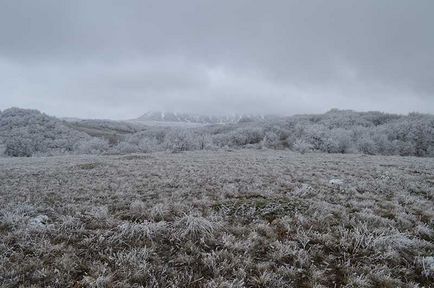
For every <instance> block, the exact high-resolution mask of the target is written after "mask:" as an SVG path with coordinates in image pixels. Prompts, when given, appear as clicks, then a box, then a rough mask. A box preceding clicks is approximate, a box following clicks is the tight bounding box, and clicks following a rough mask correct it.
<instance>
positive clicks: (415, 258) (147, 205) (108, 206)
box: [0, 150, 434, 287]
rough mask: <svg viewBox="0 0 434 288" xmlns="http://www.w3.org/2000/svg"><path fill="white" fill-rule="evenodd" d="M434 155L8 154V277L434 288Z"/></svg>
mask: <svg viewBox="0 0 434 288" xmlns="http://www.w3.org/2000/svg"><path fill="white" fill-rule="evenodd" d="M433 203H434V159H432V158H415V157H381V156H363V155H340V154H318V153H311V154H304V155H302V154H298V153H293V152H289V151H270V150H238V151H214V152H212V151H195V152H185V153H151V154H134V155H125V156H61V157H47V158H42V157H41V158H15V159H12V158H0V284H1V285H0V286H1V287H17V286H21V287H142V286H143V287H434V286H433V284H432V283H434V231H433V225H434V205H433Z"/></svg>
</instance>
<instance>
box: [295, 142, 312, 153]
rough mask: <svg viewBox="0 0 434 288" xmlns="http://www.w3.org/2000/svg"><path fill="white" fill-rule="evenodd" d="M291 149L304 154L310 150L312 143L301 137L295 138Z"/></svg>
mask: <svg viewBox="0 0 434 288" xmlns="http://www.w3.org/2000/svg"><path fill="white" fill-rule="evenodd" d="M293 149H294V151H297V152H300V153H301V154H304V153H306V152H309V151H311V150H312V145H311V144H309V143H308V142H306V141H304V140H302V139H297V140H296V141H295V142H294V145H293Z"/></svg>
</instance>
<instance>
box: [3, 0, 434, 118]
mask: <svg viewBox="0 0 434 288" xmlns="http://www.w3.org/2000/svg"><path fill="white" fill-rule="evenodd" d="M0 5H1V8H2V9H0V35H1V37H0V75H1V76H2V79H0V97H1V98H2V101H1V103H2V104H1V105H2V106H3V107H1V108H5V107H7V105H15V106H30V105H35V106H36V107H35V108H40V109H43V110H48V111H47V112H51V113H53V114H68V115H70V116H74V115H76V116H82V117H85V116H95V117H100V116H101V117H133V116H135V115H134V114H137V113H138V114H140V113H142V112H145V110H148V109H163V110H175V111H176V110H183V111H193V112H205V113H233V112H263V113H285V114H291V113H303V112H321V111H325V110H328V109H329V108H332V107H339V108H352V109H356V110H357V109H359V110H362V109H363V110H371V109H378V110H383V111H389V112H409V111H412V110H419V111H422V112H434V99H433V93H434V54H433V53H432V51H434V33H433V32H434V29H433V28H432V27H434V20H432V17H431V12H432V11H433V10H434V2H432V1H429V0H420V1H417V2H416V1H404V0H397V1H373V0H367V1H356V0H335V1H325V0H312V1H295V0H294V1H283V0H282V1H279V0H277V1H247V0H245V1H241V0H235V1H199V0H196V1H195V0H189V1H164V0H163V1H138V0H137V1H115V0H111V1H110V0H109V1H102V0H101V1H84V0H77V1H55V0H40V1H24V0H14V1H12V0H6V1H2V3H1V4H0ZM397 100H399V102H398V101H397ZM69 102H71V103H72V104H71V105H69V106H68V107H61V106H60V103H69ZM56 103H59V104H56ZM99 110H101V111H99Z"/></svg>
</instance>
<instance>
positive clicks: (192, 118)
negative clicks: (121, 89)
mask: <svg viewBox="0 0 434 288" xmlns="http://www.w3.org/2000/svg"><path fill="white" fill-rule="evenodd" d="M271 118H275V116H262V115H248V114H234V115H222V116H217V115H200V114H191V113H173V112H155V111H154V112H147V113H145V114H143V115H142V116H140V117H139V118H137V119H133V120H132V121H137V122H151V123H152V122H154V123H155V122H168V123H180V122H181V123H191V124H202V125H207V124H230V123H238V122H243V121H245V122H247V121H258V120H264V119H271Z"/></svg>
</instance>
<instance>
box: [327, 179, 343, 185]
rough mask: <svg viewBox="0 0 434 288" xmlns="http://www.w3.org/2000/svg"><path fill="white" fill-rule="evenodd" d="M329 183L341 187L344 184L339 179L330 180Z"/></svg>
mask: <svg viewBox="0 0 434 288" xmlns="http://www.w3.org/2000/svg"><path fill="white" fill-rule="evenodd" d="M329 183H330V184H333V185H342V184H344V181H343V180H341V179H330V181H329Z"/></svg>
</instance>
